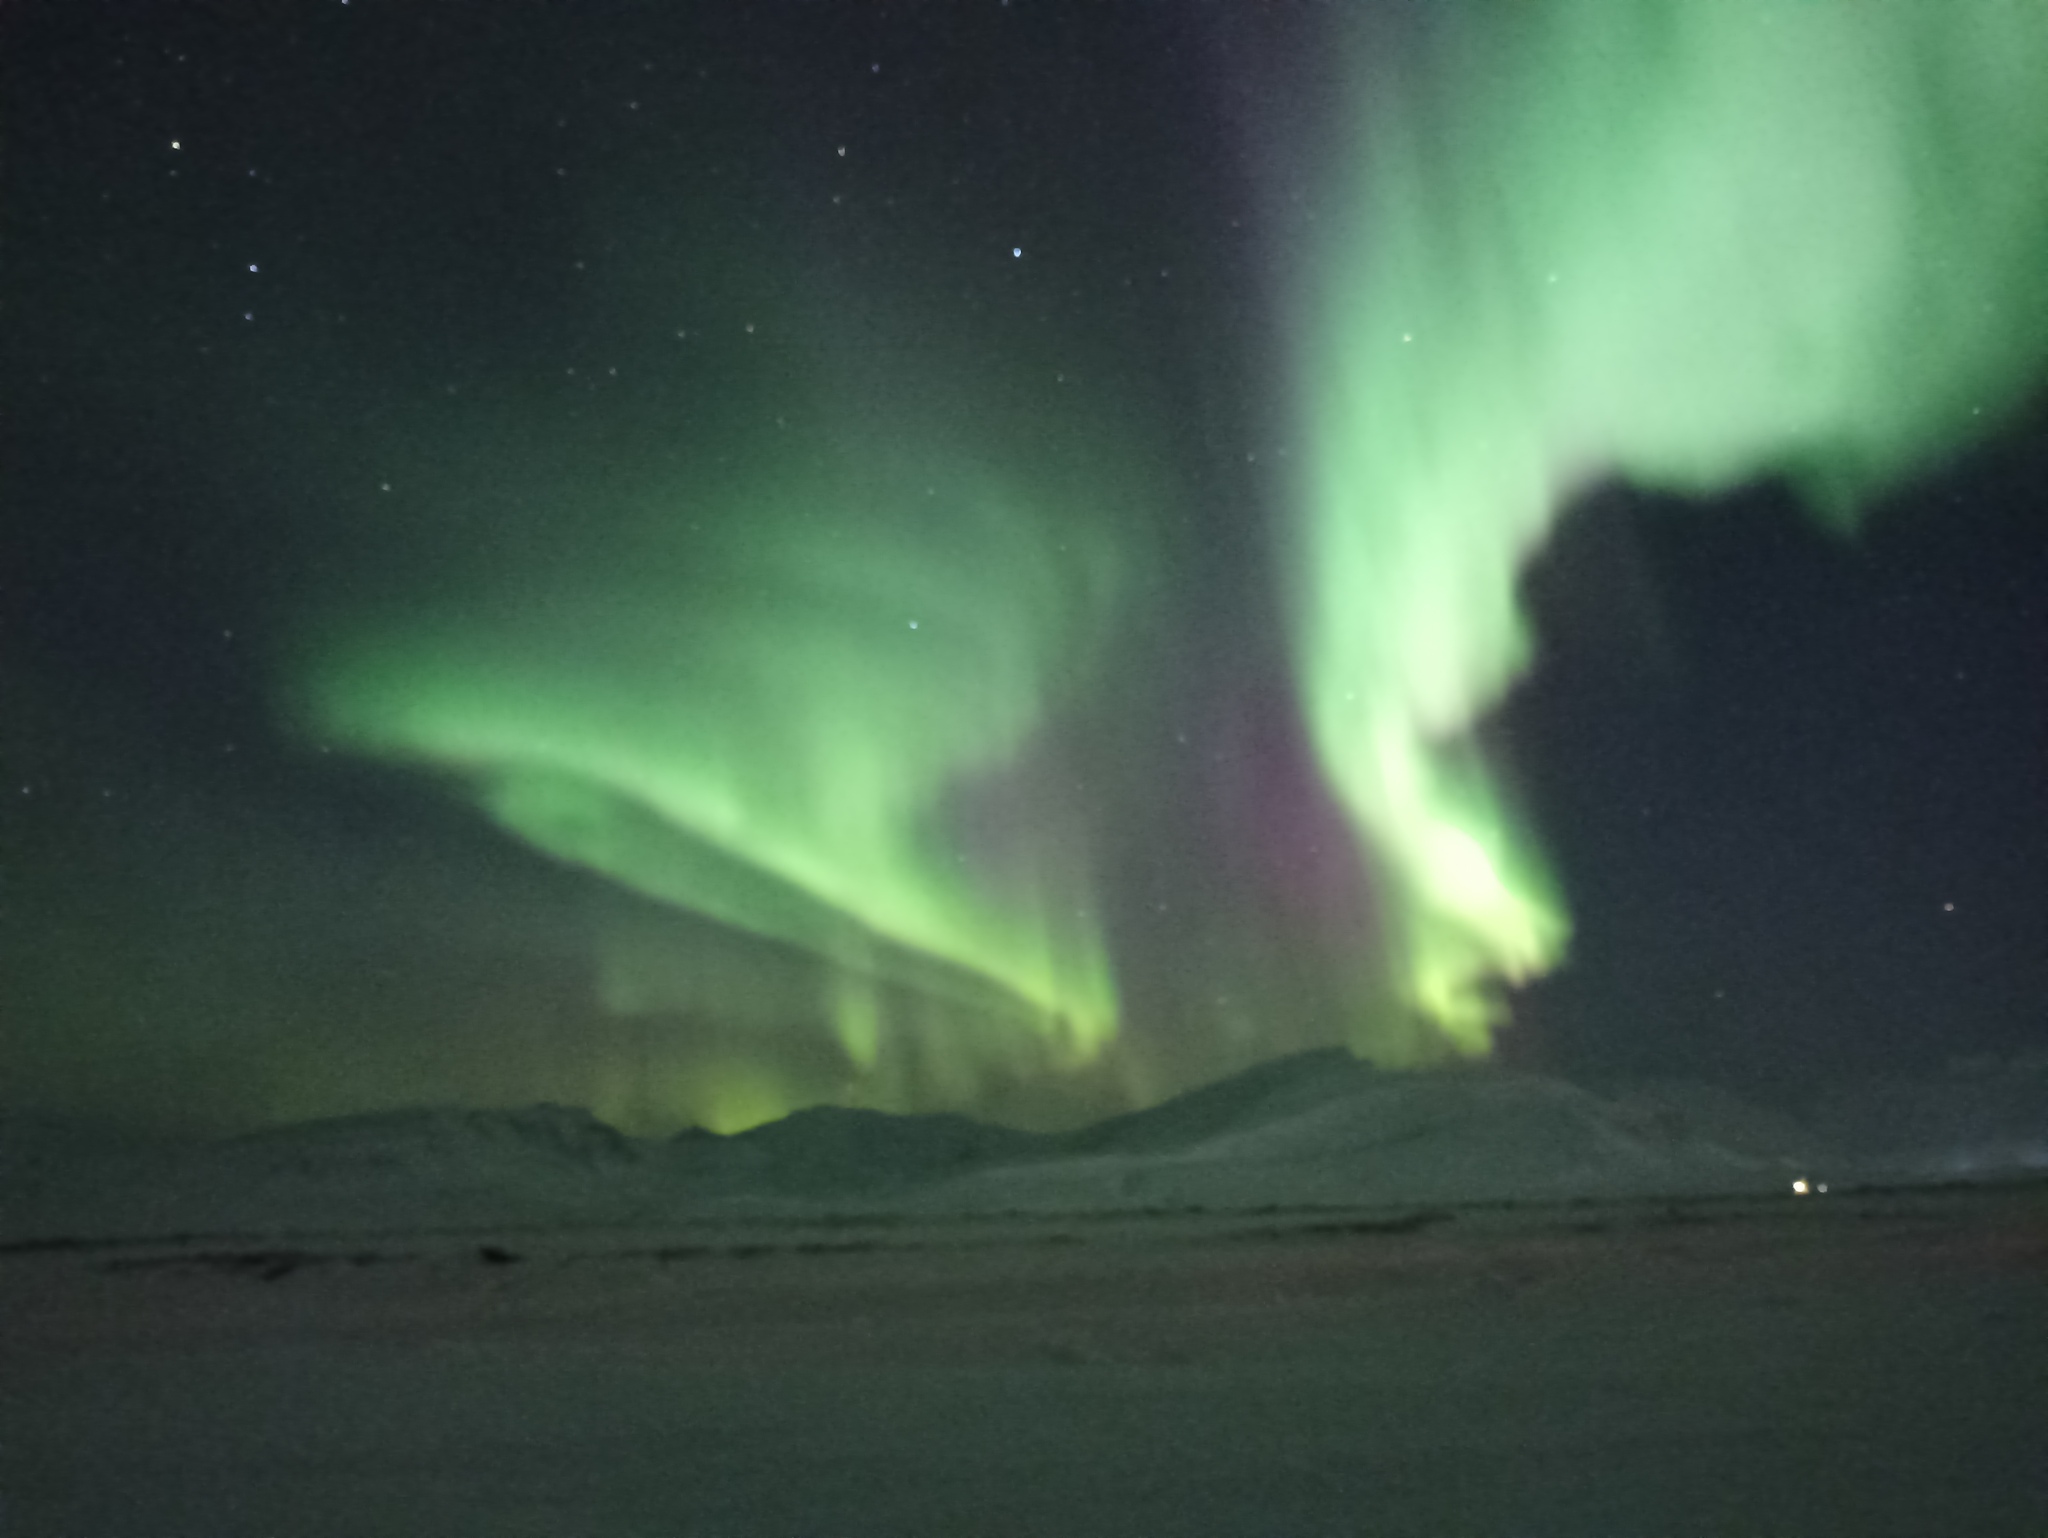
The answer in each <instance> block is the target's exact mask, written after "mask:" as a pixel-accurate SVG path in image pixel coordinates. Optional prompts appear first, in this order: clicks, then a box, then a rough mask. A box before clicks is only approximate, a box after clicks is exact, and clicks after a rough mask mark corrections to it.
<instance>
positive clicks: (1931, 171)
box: [1294, 0, 2048, 1053]
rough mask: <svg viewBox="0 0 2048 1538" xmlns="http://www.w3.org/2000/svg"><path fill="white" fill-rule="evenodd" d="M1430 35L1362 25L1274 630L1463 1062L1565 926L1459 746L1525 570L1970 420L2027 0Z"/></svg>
mask: <svg viewBox="0 0 2048 1538" xmlns="http://www.w3.org/2000/svg"><path fill="white" fill-rule="evenodd" d="M1417 25H1418V28H1419V30H1420V35H1419V36H1417V37H1411V38H1405V39H1403V40H1402V42H1403V45H1404V46H1403V48H1401V49H1399V50H1397V52H1400V53H1401V55H1402V56H1401V58H1400V63H1399V66H1398V68H1391V67H1388V66H1387V65H1386V63H1385V62H1384V60H1383V58H1382V57H1381V56H1379V55H1370V56H1367V55H1364V54H1363V51H1362V52H1361V56H1362V57H1370V60H1371V62H1370V63H1369V65H1368V67H1366V68H1364V69H1362V70H1360V71H1359V72H1358V73H1359V78H1360V81H1361V82H1362V83H1363V85H1364V86H1365V87H1366V89H1365V91H1364V92H1363V93H1362V94H1363V99H1364V103H1365V104H1364V107H1363V110H1362V113H1361V115H1360V117H1359V118H1358V119H1357V120H1356V121H1354V122H1353V123H1352V124H1350V125H1348V128H1347V131H1346V132H1345V134H1344V135H1343V139H1342V143H1343V146H1344V150H1343V153H1342V154H1340V155H1339V156H1338V157H1336V158H1337V160H1338V161H1339V164H1338V165H1337V168H1336V170H1337V174H1336V176H1335V177H1334V178H1333V179H1332V185H1333V188H1334V189H1335V194H1336V195H1335V198H1334V203H1335V206H1336V208H1337V209H1338V210H1339V211H1341V212H1343V213H1344V214H1345V217H1343V218H1341V219H1339V220H1337V221H1336V222H1335V224H1334V226H1331V227H1326V234H1327V236H1328V239H1327V240H1326V242H1325V243H1324V245H1323V247H1322V248H1321V250H1320V251H1319V252H1318V254H1317V257H1316V261H1315V265H1314V266H1313V267H1312V269H1311V270H1309V271H1307V272H1305V273H1304V275H1303V280H1302V282H1301V285H1300V291H1299V295H1298V299H1299V303H1298V306H1297V318H1298V321H1299V324H1298V326H1297V336H1298V342H1299V347H1298V354H1299V357H1300V359H1301V367H1300V369H1299V371H1298V382H1297V383H1298V390H1299V401H1300V406H1301V416H1302V420H1303V423H1304V433H1305V450H1306V452H1305V455H1304V460H1305V465H1306V469H1305V472H1304V473H1303V475H1302V479H1301V481H1300V482H1299V484H1298V485H1297V486H1296V487H1295V488H1294V490H1295V494H1296V496H1297V498H1298V500H1299V503H1300V507H1301V513H1302V528H1301V531H1300V539H1299V547H1298V551H1297V555H1298V560H1297V561H1296V570H1297V572H1298V585H1297V590H1296V592H1295V595H1294V596H1295V598H1296V600H1297V602H1296V605H1295V608H1294V613H1295V615H1296V625H1297V629H1296V634H1295V651H1296V657H1297V660H1298V672H1299V677H1300V686H1301V689H1302V692H1303V696H1304V702H1305V709H1306V712H1307V715H1308V718H1309V723H1310V728H1311V732H1312V736H1313V739H1314V742H1315V744H1316V748H1317V752H1318V755H1319V757H1320V760H1321V762H1322V764H1323V767H1324V771H1325V773H1326V774H1327V776H1328V777H1329V779H1330V781H1331V783H1332V784H1333V786H1334V787H1335V789H1336V791H1337V793H1338V795H1339V797H1340V799H1341V800H1342V802H1343V803H1344V805H1345V806H1346V807H1347V808H1348V810H1349V812H1350V814H1351V816H1352V817H1353V818H1354V820H1355V822H1356V824H1357V826H1358V828H1359V830H1360V832H1361V834H1362V835H1363V837H1364V838H1365V840H1366V841H1367V842H1368V844H1369V845H1370V846H1371V847H1372V848H1373V849H1375V850H1376V851H1377V853H1378V854H1379V855H1380V857H1381V859H1382V862H1383V864H1384V867H1385V870H1384V872H1383V880H1384V881H1386V882H1387V883H1388V884H1389V885H1390V886H1391V888H1392V890H1393V893H1394V901H1393V903H1392V907H1393V909H1394V911H1395V916H1396V923H1395V930H1394V933H1392V934H1391V935H1389V936H1388V937H1387V943H1388V945H1389V947H1390V949H1391V951H1392V956H1391V959H1390V965H1391V967H1392V969H1393V974H1394V986H1395V988H1396V990H1397V991H1398V993H1399V994H1400V995H1401V997H1402V999H1403V1001H1404V1002H1405V1004H1406V1005H1407V1006H1408V1007H1409V1008H1410V1009H1412V1010H1413V1011H1415V1012H1417V1013H1418V1014H1420V1015H1421V1016H1423V1017H1424V1018H1426V1019H1427V1020H1428V1021H1430V1022H1433V1023H1434V1025H1435V1026H1436V1028H1437V1030H1438V1031H1439V1032H1440V1033H1441V1036H1442V1038H1443V1039H1444V1040H1445V1041H1446V1042H1447V1043H1448V1044H1449V1045H1451V1046H1452V1047H1454V1048H1455V1049H1457V1050H1460V1051H1463V1052H1466V1053H1483V1052H1484V1051H1486V1050H1487V1048H1488V1047H1489V1045H1490V1042H1491V1038H1492V1033H1493V1030H1494V1028H1495V1027H1496V1026H1497V1024H1498V1023H1499V1006H1498V1001H1497V998H1496V996H1495V993H1494V989H1495V987H1496V983H1495V981H1494V980H1495V979H1507V980H1511V981H1513V980H1520V979H1525V978H1528V977H1530V976H1532V975H1535V974H1537V973H1539V972H1541V971H1542V970H1544V969H1545V968H1547V967H1549V966H1551V965H1553V964H1555V962H1556V961H1557V960H1558V959H1559V957H1560V955H1561V953H1562V950H1563V947H1564V944H1565V942H1566V938H1567V933H1568V927H1569V926H1568V921H1567V919H1566V916H1565V913H1564V910H1563V907H1562V904H1561V902H1560V900H1559V898H1558V896H1557V894H1556V892H1555V891H1554V889H1553V886H1552V884H1551V883H1550V882H1549V881H1548V879H1547V878H1546V876H1545V873H1544V869H1543V866H1542V862H1541V861H1540V859H1539V857H1538V855H1537V853H1536V852H1535V850H1534V848H1533V846H1532V843H1531V840H1530V839H1529V838H1528V837H1527V836H1526V835H1525V834H1523V833H1522V832H1521V831H1520V830H1518V829H1517V827H1516V826H1515V825H1514V822H1513V820H1512V819H1511V818H1510V817H1509V816H1508V814H1507V810H1506V807H1505V803H1504V800H1503V798H1502V796H1501V795H1500V794H1499V793H1498V792H1497V790H1496V789H1495V787H1494V786H1493V784H1492V782H1491V780H1490V778H1489V776H1488V773H1487V770H1486V767H1485V765H1484V764H1483V762H1482V761H1481V757H1480V755H1479V752H1478V750H1477V748H1476V747H1475V746H1474V744H1473V740H1472V736H1471V732H1472V729H1473V727H1474V725H1475V723H1477V722H1478V721H1479V720H1480V718H1482V717H1483V716H1484V714H1485V713H1486V712H1487V711H1488V709H1489V708H1490V707H1492V706H1493V705H1495V704H1496V703H1497V702H1498V701H1499V700H1500V699H1501V697H1502V695H1503V694H1504V693H1505V692H1506V690H1507V689H1508V688H1509V686H1510V685H1511V683H1512V682H1513V680H1514V679H1515V678H1516V677H1517V675H1518V674H1519V673H1521V671H1522V670H1523V669H1524V668H1525V667H1526V666H1527V665H1528V663H1529V659H1530V640H1529V635H1528V632H1527V628H1526V626H1525V624H1524V621H1523V619H1522V616H1521V614H1520V613H1519V611H1518V608H1517V596H1516V582H1517V578H1518V575H1519V573H1520V571H1521V569H1522V567H1523V565H1524V563H1525V562H1526V561H1527V559H1528V558H1529V556H1530V554H1531V552H1532V551H1533V550H1534V549H1535V548H1536V547H1537V546H1538V545H1539V544H1540V543H1541V542H1542V541H1543V539H1544V538H1545V536H1546V535H1547V533H1548V531H1549V529H1550V527H1551V525H1552V524H1553V522H1554V521H1555V520H1556V519H1557V517H1558V516H1559V514H1560V512H1561V510H1562V509H1564V508H1566V507H1567V506H1568V505H1569V504H1570V503H1571V501H1572V500H1573V498H1574V497H1575V496H1577V495H1579V494H1581V493H1582V492H1584V491H1585V490H1586V489H1587V488H1589V487H1591V486H1593V485H1595V484H1597V483H1599V482H1601V481H1603V480H1607V479H1610V478H1621V479H1625V480H1627V481H1630V482H1632V483H1635V484H1637V485H1639V486H1643V487H1646V488H1653V489H1656V490H1659V491H1667V492H1675V493H1679V494H1684V495H1689V496H1695V497H1709V496H1713V495H1715V494H1718V493H1723V492H1726V491H1728V490H1730V489H1732V488H1735V487H1737V486H1739V485H1740V484H1742V483H1744V482H1748V481H1752V480H1755V479H1757V478H1760V477H1765V476H1782V477H1785V478H1786V479H1788V480H1789V481H1790V482H1791V483H1793V484H1794V485H1796V486H1797V487H1798V488H1800V489H1801V490H1802V491H1803V492H1804V493H1806V495H1807V496H1808V498H1809V500H1810V501H1811V502H1812V503H1813V504H1814V505H1815V506H1816V508H1817V509H1818V510H1819V511H1821V512H1822V513H1823V514H1824V515H1827V516H1829V517H1831V518H1833V519H1835V520H1836V521H1838V522H1840V523H1842V524H1844V525H1846V524H1848V522H1849V521H1850V519H1851V518H1852V516H1853V513H1854V510H1855V509H1856V508H1857V507H1859V506H1860V505H1862V504H1863V503H1864V502H1865V500H1866V499H1867V498H1868V497H1870V496H1871V495H1872V494H1873V493H1876V492H1878V491H1880V490H1882V489H1883V488H1885V487H1886V486H1888V485H1890V484H1893V483H1894V482H1896V481H1897V480H1898V479H1899V478H1901V477H1903V476H1906V475H1909V474H1911V473H1912V472H1914V471H1915V470H1917V469H1919V468H1921V467H1923V466H1926V465H1927V464H1928V463H1929V462H1930V461H1932V460H1934V459H1935V458H1936V457H1938V456H1940V455H1942V454H1944V453H1947V452H1949V451H1952V450H1954V449H1956V448H1958V447H1959V446H1961V445H1963V444H1966V443H1967V442H1968V441H1970V440H1971V439H1972V438H1973V437H1975V436H1977V435H1979V434H1981V433H1983V432H1984V431H1985V430H1986V429H1988V428H1990V427H1991V426H1993V425H1995V420H1996V418H1997V417H1998V416H1999V414H2000V413H2001V412H2002V411H2003V410H2005V409H2007V408H2009V407H2010V406H2011V404H2012V403H2013V402H2014V400H2015V399H2016V397H2017V396H2019V395H2020V394H2021V392H2022V391H2023V390H2024V389H2025V387H2026V386H2027V384H2028V383H2029V380H2030V378H2031V376H2032V371H2033V369H2034V367H2035V365H2036V362H2037V360H2038V359H2039V358H2040V356H2041V354H2042V352H2043V346H2044V342H2048V4H2043V3H2041V0H1941V3H1935V4H1920V3H1911V0H1897V3H1870V0H1628V3H1617V0H1547V3H1516V4H1509V3H1505V0H1500V3H1477V0H1474V3H1462V4H1458V5H1453V6H1441V7H1429V8H1428V9H1427V12H1426V14H1423V13H1420V12H1418V20H1417ZM1361 147H1362V150H1363V153H1362V154H1356V153H1353V152H1354V151H1357V150H1359V149H1360V148H1361ZM1376 1029H1377V1028H1376V1027H1375V1026H1374V1025H1373V1024H1372V1022H1370V1021H1362V1022H1361V1023H1360V1024H1359V1026H1358V1027H1357V1032H1356V1035H1355V1038H1354V1044H1355V1045H1357V1046H1358V1047H1360V1049H1361V1050H1364V1051H1367V1052H1369V1053H1370V1052H1372V1051H1373V1050H1374V1048H1375V1033H1376Z"/></svg>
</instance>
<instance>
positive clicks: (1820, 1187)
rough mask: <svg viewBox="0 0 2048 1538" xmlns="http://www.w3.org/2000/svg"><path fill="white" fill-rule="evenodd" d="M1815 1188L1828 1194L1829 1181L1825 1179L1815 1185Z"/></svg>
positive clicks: (1821, 1192)
mask: <svg viewBox="0 0 2048 1538" xmlns="http://www.w3.org/2000/svg"><path fill="white" fill-rule="evenodd" d="M1814 1190H1816V1191H1818V1192H1820V1194H1821V1195H1822V1196H1826V1195H1827V1194H1828V1183H1827V1182H1826V1181H1825V1180H1823V1181H1822V1182H1821V1183H1820V1184H1819V1185H1817V1186H1815V1187H1814Z"/></svg>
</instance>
